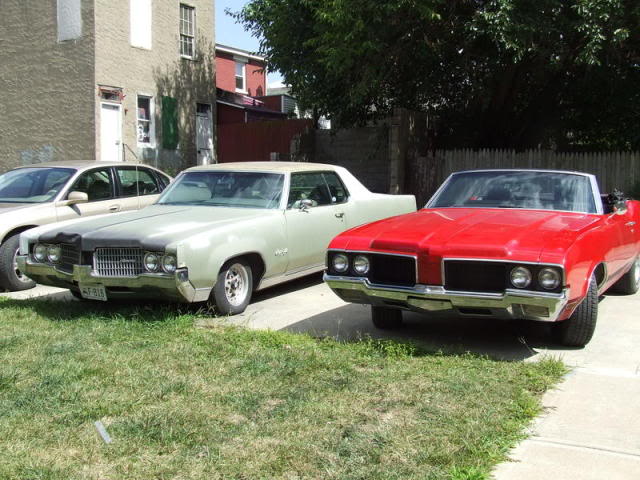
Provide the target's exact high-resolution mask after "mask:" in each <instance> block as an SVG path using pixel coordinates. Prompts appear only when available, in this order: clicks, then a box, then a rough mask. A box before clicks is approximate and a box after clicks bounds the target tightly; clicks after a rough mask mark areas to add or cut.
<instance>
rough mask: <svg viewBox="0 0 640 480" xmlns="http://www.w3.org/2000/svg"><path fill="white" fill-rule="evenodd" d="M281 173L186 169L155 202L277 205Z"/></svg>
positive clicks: (239, 206)
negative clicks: (196, 170)
mask: <svg viewBox="0 0 640 480" xmlns="http://www.w3.org/2000/svg"><path fill="white" fill-rule="evenodd" d="M283 185H284V175H281V174H276V173H262V172H220V171H216V172H187V173H185V174H184V175H182V176H180V177H179V178H178V179H177V180H176V181H175V182H174V184H173V185H172V186H170V187H169V188H168V189H167V190H166V192H165V193H164V194H163V195H162V196H161V197H160V199H159V200H158V202H157V204H158V205H201V206H216V207H237V208H263V209H266V208H278V206H279V205H280V199H281V198H282V187H283Z"/></svg>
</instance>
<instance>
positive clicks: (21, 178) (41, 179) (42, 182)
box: [0, 168, 74, 203]
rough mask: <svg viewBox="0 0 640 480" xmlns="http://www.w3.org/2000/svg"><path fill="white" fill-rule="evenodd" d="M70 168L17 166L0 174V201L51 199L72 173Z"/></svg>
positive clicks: (47, 200) (20, 201) (18, 201)
mask: <svg viewBox="0 0 640 480" xmlns="http://www.w3.org/2000/svg"><path fill="white" fill-rule="evenodd" d="M73 173H74V170H73V169H70V168H19V169H16V170H11V171H9V172H7V173H4V174H2V175H0V201H1V202H5V203H42V202H49V201H51V200H53V199H54V198H55V197H56V195H58V192H60V190H61V189H62V187H64V185H65V184H66V182H67V181H68V180H69V178H71V176H72V175H73Z"/></svg>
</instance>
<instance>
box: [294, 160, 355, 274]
mask: <svg viewBox="0 0 640 480" xmlns="http://www.w3.org/2000/svg"><path fill="white" fill-rule="evenodd" d="M348 204H349V196H348V192H347V190H346V188H345V187H344V185H343V184H342V182H341V181H340V179H339V178H338V177H337V175H336V173H335V172H305V173H293V174H291V177H290V185H289V198H288V201H287V209H286V211H285V219H286V226H287V238H288V259H289V262H288V266H287V271H288V272H289V273H295V272H297V271H302V270H305V269H310V268H313V267H317V266H322V265H324V257H325V251H326V248H327V246H328V245H329V242H330V241H331V239H333V237H335V236H336V235H338V234H339V233H341V232H343V231H344V230H346V229H347V228H349V226H348V215H347V208H348Z"/></svg>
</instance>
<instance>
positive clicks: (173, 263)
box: [162, 255, 178, 273]
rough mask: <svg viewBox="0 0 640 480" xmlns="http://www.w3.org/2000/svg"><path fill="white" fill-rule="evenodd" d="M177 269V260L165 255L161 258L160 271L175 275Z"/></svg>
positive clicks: (172, 256)
mask: <svg viewBox="0 0 640 480" xmlns="http://www.w3.org/2000/svg"><path fill="white" fill-rule="evenodd" d="M177 268H178V260H177V259H176V257H175V256H174V255H165V256H163V257H162V270H164V272H165V273H175V271H176V269H177Z"/></svg>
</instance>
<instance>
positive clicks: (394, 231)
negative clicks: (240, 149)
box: [332, 208, 600, 262]
mask: <svg viewBox="0 0 640 480" xmlns="http://www.w3.org/2000/svg"><path fill="white" fill-rule="evenodd" d="M599 220H600V218H599V217H598V216H597V215H589V214H583V213H571V212H554V211H540V210H514V209H477V208H473V209H471V208H449V209H423V210H420V211H418V212H416V213H412V214H408V215H402V216H399V217H394V218H390V219H387V220H382V221H380V222H375V223H372V224H369V225H365V226H362V227H359V228H356V229H353V230H350V231H348V232H345V234H343V235H342V237H344V238H343V239H342V240H341V241H338V242H337V243H336V244H335V245H332V247H334V248H345V249H349V250H361V249H362V250H369V249H374V250H381V251H395V252H402V253H410V254H419V255H421V256H425V255H428V257H429V258H430V260H431V261H439V260H440V259H441V258H443V257H448V258H455V257H460V258H469V257H479V258H495V259H507V260H508V259H518V260H520V261H534V262H537V261H541V256H542V254H543V251H544V250H545V249H547V250H549V249H551V250H554V251H555V252H563V251H564V250H566V249H567V248H568V247H569V246H571V245H572V244H573V243H574V242H575V240H576V238H578V236H580V235H581V234H582V233H583V232H584V231H585V230H587V229H589V227H590V226H591V225H592V224H594V223H595V222H598V221H599ZM339 239H340V237H338V239H336V240H339ZM340 244H342V245H340Z"/></svg>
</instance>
